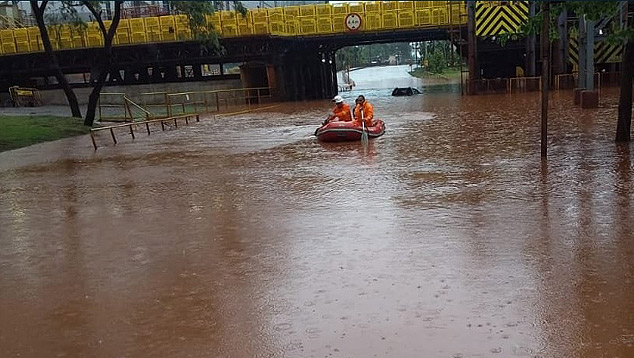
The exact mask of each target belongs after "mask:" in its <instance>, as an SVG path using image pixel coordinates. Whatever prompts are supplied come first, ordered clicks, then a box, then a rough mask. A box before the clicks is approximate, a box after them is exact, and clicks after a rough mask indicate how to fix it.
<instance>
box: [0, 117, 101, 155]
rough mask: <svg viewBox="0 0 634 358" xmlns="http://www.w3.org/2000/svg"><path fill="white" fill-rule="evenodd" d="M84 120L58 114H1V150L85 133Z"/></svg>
mask: <svg viewBox="0 0 634 358" xmlns="http://www.w3.org/2000/svg"><path fill="white" fill-rule="evenodd" d="M89 131H90V127H88V126H84V125H83V120H82V119H78V118H69V117H56V116H0V152H3V151H6V150H11V149H16V148H21V147H26V146H29V145H32V144H36V143H41V142H47V141H51V140H57V139H61V138H66V137H71V136H75V135H80V134H85V133H88V132H89Z"/></svg>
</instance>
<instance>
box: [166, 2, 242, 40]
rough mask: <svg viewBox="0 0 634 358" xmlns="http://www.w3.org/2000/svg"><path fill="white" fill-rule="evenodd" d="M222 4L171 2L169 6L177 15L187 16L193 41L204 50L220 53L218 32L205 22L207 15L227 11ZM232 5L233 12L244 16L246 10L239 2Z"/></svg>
mask: <svg viewBox="0 0 634 358" xmlns="http://www.w3.org/2000/svg"><path fill="white" fill-rule="evenodd" d="M224 3H225V2H224V1H171V2H170V6H171V7H172V9H174V10H176V11H178V12H179V13H181V14H184V15H187V18H188V19H189V27H190V29H191V31H192V35H193V37H194V40H195V41H198V42H199V43H200V44H201V46H202V48H203V49H204V50H206V51H211V52H221V51H222V47H221V46H220V42H219V39H218V32H217V31H216V29H214V26H213V24H211V23H210V22H207V15H211V14H213V13H214V12H215V11H217V10H229V9H224V6H225V5H224ZM232 4H233V8H234V10H235V11H237V12H238V13H240V14H241V15H242V16H246V14H247V8H246V7H244V5H243V4H242V2H241V1H232Z"/></svg>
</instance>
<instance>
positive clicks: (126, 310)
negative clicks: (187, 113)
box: [0, 69, 634, 358]
mask: <svg viewBox="0 0 634 358" xmlns="http://www.w3.org/2000/svg"><path fill="white" fill-rule="evenodd" d="M388 70H389V71H393V69H388ZM388 70H386V71H388ZM364 71H365V72H363V71H357V73H356V74H355V73H353V74H351V77H353V79H354V80H355V81H356V82H357V84H358V85H359V87H358V88H357V89H355V90H354V91H352V92H347V93H344V97H345V98H346V100H347V101H348V102H350V103H351V102H352V98H354V97H355V96H356V95H358V94H360V93H363V94H366V95H367V97H368V99H369V100H370V101H371V102H373V103H374V105H375V113H376V114H377V116H378V117H380V118H382V119H384V120H385V122H386V123H387V131H386V134H385V135H384V136H383V137H381V138H379V139H377V140H373V141H371V142H370V145H369V147H368V148H367V149H365V150H364V149H363V148H362V146H361V145H360V144H359V143H346V144H322V143H319V142H317V141H316V139H315V138H314V137H313V136H312V133H313V131H314V130H315V128H316V125H317V124H318V123H319V122H321V120H322V119H323V117H324V116H325V113H326V112H327V111H328V110H329V109H330V108H331V103H330V102H328V101H319V102H304V103H285V104H283V105H281V106H279V107H275V108H272V109H269V110H267V111H262V112H253V113H248V114H243V115H238V116H233V117H225V118H218V119H216V120H211V119H207V120H203V121H202V122H201V123H197V124H193V125H190V126H186V127H185V126H183V127H179V129H178V130H173V131H168V132H160V131H159V132H157V133H156V134H153V135H152V136H145V135H139V136H137V139H136V140H134V141H133V140H131V139H129V138H127V139H125V138H123V137H122V139H121V140H120V142H119V144H118V145H117V146H113V145H112V144H110V142H109V141H108V137H107V136H104V137H100V138H99V140H100V144H101V145H102V147H100V148H99V150H97V151H96V152H94V151H93V150H92V147H91V143H90V140H89V138H88V137H87V136H82V137H77V138H70V139H66V140H62V141H57V142H51V143H44V144H39V145H35V146H32V147H28V148H23V149H20V150H15V151H10V152H5V153H0V357H104V358H106V357H448V358H457V357H465V358H466V357H553V358H556V357H557V358H558V357H576V358H597V357H611V358H612V357H622V358H625V357H633V356H634V281H633V280H634V277H633V275H634V267H633V265H634V234H633V232H634V215H633V207H634V199H633V194H634V187H633V173H632V172H633V167H632V152H631V150H632V148H631V146H630V147H627V146H626V147H622V148H619V147H617V146H615V145H614V143H613V140H612V139H613V136H614V129H615V126H616V111H617V100H616V98H617V92H616V91H615V90H605V91H603V92H602V94H601V102H602V103H601V108H599V109H598V110H581V109H579V108H576V107H574V106H572V105H571V104H570V103H571V101H572V94H571V93H570V92H559V93H555V94H553V97H552V101H551V104H552V108H551V122H550V142H549V158H548V160H547V161H546V162H544V163H542V162H541V161H540V157H539V153H540V147H539V121H540V119H539V113H540V112H539V94H537V93H532V94H531V93H529V94H519V95H513V96H507V95H487V96H477V97H461V96H460V95H459V93H456V87H455V86H453V87H452V86H443V87H441V88H431V87H430V88H427V87H425V88H424V90H423V93H424V94H423V95H419V96H413V97H409V98H402V97H399V98H394V97H391V96H390V93H391V88H390V87H391V86H395V85H394V84H393V83H395V82H390V81H388V82H389V83H388V84H387V85H385V84H383V85H382V86H383V88H381V87H380V86H381V85H380V84H379V85H378V86H379V87H376V88H372V86H375V85H376V82H371V85H366V87H363V86H364V76H366V77H365V78H368V77H371V78H372V79H373V80H376V76H377V73H380V72H381V70H380V69H378V70H377V69H371V70H370V71H368V70H364ZM389 76H392V77H393V76H394V75H393V74H390V75H389ZM404 81H405V80H404ZM419 85H424V84H420V83H419Z"/></svg>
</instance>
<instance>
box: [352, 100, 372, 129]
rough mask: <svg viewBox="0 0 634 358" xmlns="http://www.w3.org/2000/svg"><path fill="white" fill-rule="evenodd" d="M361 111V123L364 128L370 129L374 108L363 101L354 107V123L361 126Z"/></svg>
mask: <svg viewBox="0 0 634 358" xmlns="http://www.w3.org/2000/svg"><path fill="white" fill-rule="evenodd" d="M362 110H363V121H364V122H365V126H366V127H372V119H373V118H374V107H372V105H371V104H370V102H368V101H365V102H363V103H362V104H357V105H356V107H354V121H355V122H357V123H358V124H361V111H362Z"/></svg>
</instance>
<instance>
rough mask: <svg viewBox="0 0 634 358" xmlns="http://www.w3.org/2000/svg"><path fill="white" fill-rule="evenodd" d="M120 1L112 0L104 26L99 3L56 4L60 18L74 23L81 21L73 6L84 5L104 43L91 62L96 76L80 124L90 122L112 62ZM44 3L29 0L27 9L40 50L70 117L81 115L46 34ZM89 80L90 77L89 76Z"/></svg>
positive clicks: (93, 117) (46, 3) (90, 123)
mask: <svg viewBox="0 0 634 358" xmlns="http://www.w3.org/2000/svg"><path fill="white" fill-rule="evenodd" d="M122 4H123V0H116V1H115V2H114V16H113V18H112V23H111V24H110V27H109V28H106V26H105V24H104V21H103V19H102V12H103V11H102V9H101V4H100V3H99V2H95V1H80V2H73V1H63V2H61V3H60V4H59V6H60V7H59V8H58V11H59V13H60V14H61V15H62V16H60V17H61V19H62V20H63V21H67V22H69V23H74V24H75V25H77V24H80V23H82V22H81V20H80V19H79V16H78V15H77V10H76V9H75V7H77V6H85V7H86V8H87V9H88V10H89V11H90V12H91V13H92V15H93V16H94V17H95V20H96V21H97V23H98V25H99V29H100V30H101V32H102V34H103V38H104V46H103V48H102V49H101V50H100V51H99V52H100V53H99V54H98V56H96V58H97V59H98V61H97V63H96V64H95V65H94V66H95V67H94V68H93V69H92V71H91V73H96V74H97V78H96V79H95V80H94V81H93V89H92V91H91V93H90V96H89V97H88V109H87V110H86V117H85V118H84V124H85V125H87V126H92V124H93V122H94V120H95V112H96V108H97V101H98V100H99V94H100V93H101V89H102V88H103V85H104V83H105V82H106V78H107V75H108V71H109V69H110V67H111V64H112V41H113V38H114V35H115V33H116V31H117V27H118V26H119V20H120V19H121V5H122ZM47 5H48V1H42V2H41V3H39V2H38V1H31V9H32V10H33V15H34V16H35V20H36V21H37V26H38V28H39V29H40V35H41V37H42V44H43V45H44V51H45V52H46V55H47V56H48V57H49V59H50V66H51V69H52V71H53V72H54V74H55V78H56V79H57V82H58V83H59V84H60V86H61V87H62V89H63V91H64V94H65V95H66V98H67V100H68V105H69V106H70V108H71V112H72V115H73V117H79V118H81V111H80V109H79V103H78V101H77V96H76V95H75V92H74V91H73V89H72V88H71V86H70V84H69V83H68V80H67V79H66V76H65V75H64V73H63V72H62V70H61V68H60V66H59V61H58V59H57V56H56V54H55V52H54V51H53V46H52V45H51V39H50V36H49V34H48V28H47V27H46V23H45V21H44V14H45V10H46V7H47ZM91 80H92V79H91Z"/></svg>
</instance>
